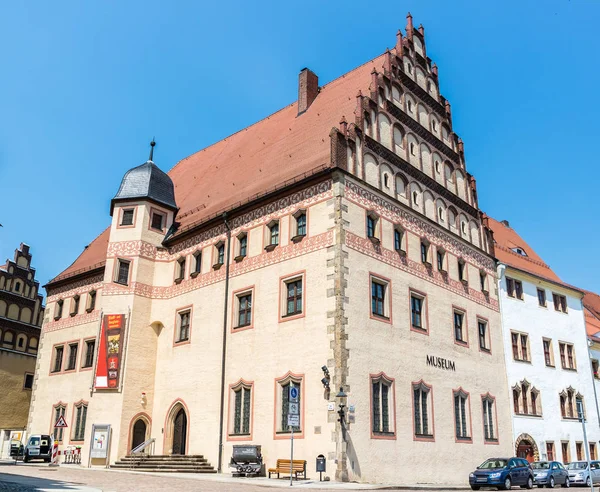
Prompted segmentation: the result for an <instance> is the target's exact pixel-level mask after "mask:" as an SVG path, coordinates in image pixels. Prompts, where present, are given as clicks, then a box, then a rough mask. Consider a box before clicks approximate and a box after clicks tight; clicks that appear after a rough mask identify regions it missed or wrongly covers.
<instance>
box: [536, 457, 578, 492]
mask: <svg viewBox="0 0 600 492" xmlns="http://www.w3.org/2000/svg"><path fill="white" fill-rule="evenodd" d="M531 468H532V469H533V483H535V484H536V485H537V486H538V487H543V486H544V485H547V486H548V487H550V488H551V489H553V488H554V486H555V485H562V486H563V487H569V486H570V485H571V482H570V480H569V472H568V471H567V470H566V468H565V467H564V466H563V464H562V463H559V462H558V461H534V462H533V463H531Z"/></svg>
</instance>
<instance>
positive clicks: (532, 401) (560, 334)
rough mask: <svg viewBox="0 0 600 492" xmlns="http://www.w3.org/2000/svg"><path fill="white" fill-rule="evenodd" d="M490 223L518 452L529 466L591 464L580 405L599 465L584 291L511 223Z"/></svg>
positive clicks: (599, 428)
mask: <svg viewBox="0 0 600 492" xmlns="http://www.w3.org/2000/svg"><path fill="white" fill-rule="evenodd" d="M488 223H489V226H490V228H491V229H492V231H493V233H494V241H495V252H496V257H497V258H498V261H499V285H500V287H499V292H500V312H501V314H502V327H503V333H504V351H505V354H506V366H507V372H508V384H509V388H510V396H511V401H512V408H513V433H514V440H515V449H514V453H515V454H516V455H517V456H519V457H522V458H527V459H528V460H529V461H533V460H539V459H542V460H545V459H549V460H551V459H555V460H559V461H563V462H565V463H566V462H569V461H574V460H579V459H585V458H586V453H585V448H584V438H583V430H582V425H581V423H580V422H579V420H578V418H577V401H578V400H581V401H582V402H583V405H584V408H585V413H586V419H587V422H588V425H587V438H588V441H589V450H590V455H591V458H592V459H597V458H598V455H599V454H598V445H599V441H598V440H599V439H600V427H599V426H598V422H599V420H598V412H597V405H596V397H595V392H594V381H593V377H592V368H591V363H590V357H589V353H588V345H587V338H586V327H585V320H584V312H583V305H582V298H583V292H582V291H580V290H578V289H576V288H574V287H572V286H569V285H567V284H565V283H564V282H562V281H561V280H560V278H558V276H557V275H556V274H555V273H554V272H553V271H552V270H551V269H550V267H549V266H548V265H546V264H545V263H544V262H543V260H542V259H541V258H540V257H539V256H538V255H537V254H536V253H535V251H533V249H532V248H531V247H530V246H529V245H528V244H527V243H526V242H525V241H524V240H523V239H522V238H521V237H520V236H519V235H518V234H517V233H516V232H515V231H514V230H513V229H512V228H511V227H510V225H509V224H508V222H507V221H503V222H497V221H495V220H493V219H491V218H490V219H489V221H488Z"/></svg>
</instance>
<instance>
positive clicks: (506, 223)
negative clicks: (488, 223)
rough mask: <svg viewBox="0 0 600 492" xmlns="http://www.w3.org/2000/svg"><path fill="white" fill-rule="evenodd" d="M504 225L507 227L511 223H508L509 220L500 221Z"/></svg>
mask: <svg viewBox="0 0 600 492" xmlns="http://www.w3.org/2000/svg"><path fill="white" fill-rule="evenodd" d="M500 223H501V224H502V225H503V226H506V227H510V224H509V223H508V220H503V221H502V222H500Z"/></svg>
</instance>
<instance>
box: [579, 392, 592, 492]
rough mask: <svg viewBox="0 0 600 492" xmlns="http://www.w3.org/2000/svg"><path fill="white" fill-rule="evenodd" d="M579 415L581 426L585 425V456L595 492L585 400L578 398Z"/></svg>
mask: <svg viewBox="0 0 600 492" xmlns="http://www.w3.org/2000/svg"><path fill="white" fill-rule="evenodd" d="M576 403H577V417H579V421H580V422H581V426H582V427H583V445H584V446H585V457H586V461H587V465H588V470H589V472H590V487H591V490H592V492H594V480H593V479H592V478H591V474H592V466H591V465H592V463H591V461H590V447H589V445H588V440H587V433H586V432H585V413H584V411H583V402H582V401H581V400H577V401H576Z"/></svg>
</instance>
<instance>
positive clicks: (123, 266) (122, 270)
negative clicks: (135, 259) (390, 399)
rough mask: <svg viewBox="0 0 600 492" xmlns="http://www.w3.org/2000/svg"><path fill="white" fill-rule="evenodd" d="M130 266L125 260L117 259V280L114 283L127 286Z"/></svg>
mask: <svg viewBox="0 0 600 492" xmlns="http://www.w3.org/2000/svg"><path fill="white" fill-rule="evenodd" d="M130 266H131V262H129V261H127V260H122V259H120V258H119V259H118V260H117V278H116V279H115V282H116V283H118V284H122V285H127V284H128V283H129V267H130Z"/></svg>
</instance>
